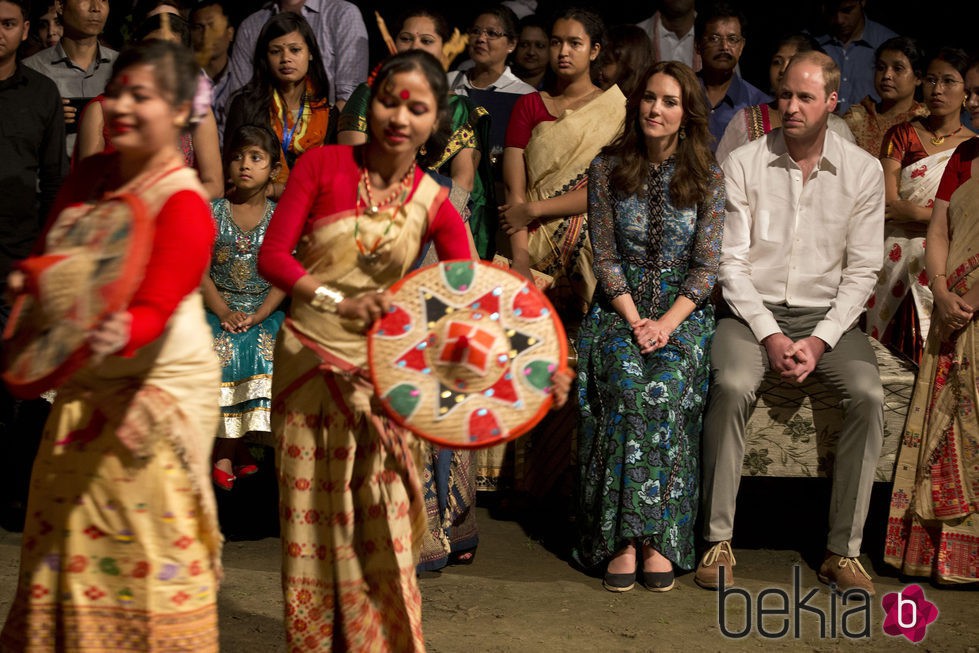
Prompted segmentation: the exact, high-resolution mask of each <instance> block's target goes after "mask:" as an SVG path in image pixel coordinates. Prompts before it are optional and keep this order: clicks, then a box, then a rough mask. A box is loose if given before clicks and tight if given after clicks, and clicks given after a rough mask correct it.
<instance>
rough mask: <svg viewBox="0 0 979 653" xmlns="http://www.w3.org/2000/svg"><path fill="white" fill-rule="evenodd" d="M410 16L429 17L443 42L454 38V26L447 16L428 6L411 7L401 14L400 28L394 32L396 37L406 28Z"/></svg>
mask: <svg viewBox="0 0 979 653" xmlns="http://www.w3.org/2000/svg"><path fill="white" fill-rule="evenodd" d="M409 18H429V19H431V21H432V22H433V23H434V24H435V33H436V34H438V37H439V38H440V39H442V42H443V43H448V42H449V39H451V38H452V28H450V27H449V21H447V20H446V19H445V16H443V15H442V14H440V13H439V12H437V11H434V10H432V9H428V8H426V7H411V8H409V9H408V10H407V11H405V12H404V13H403V14H401V17H400V18H399V19H398V30H397V31H396V32H394V33H393V34H392V36H393V37H394V38H398V34H399V33H400V32H401V30H403V29H404V27H405V23H406V22H408V19H409Z"/></svg>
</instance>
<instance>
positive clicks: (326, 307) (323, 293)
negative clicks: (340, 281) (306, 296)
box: [309, 286, 345, 315]
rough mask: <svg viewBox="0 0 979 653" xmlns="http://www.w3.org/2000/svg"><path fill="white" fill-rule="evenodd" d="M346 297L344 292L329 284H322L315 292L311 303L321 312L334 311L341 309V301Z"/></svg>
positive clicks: (334, 312)
mask: <svg viewBox="0 0 979 653" xmlns="http://www.w3.org/2000/svg"><path fill="white" fill-rule="evenodd" d="M344 299H345V297H344V296H343V293H342V292H340V291H339V290H336V289H334V288H330V287H329V286H320V287H319V288H317V289H316V290H315V291H314V293H313V298H312V299H311V300H310V301H309V305H310V306H312V307H313V308H315V309H316V310H317V311H320V312H321V313H333V314H334V315H335V314H336V313H338V312H339V310H340V302H342V301H343V300H344Z"/></svg>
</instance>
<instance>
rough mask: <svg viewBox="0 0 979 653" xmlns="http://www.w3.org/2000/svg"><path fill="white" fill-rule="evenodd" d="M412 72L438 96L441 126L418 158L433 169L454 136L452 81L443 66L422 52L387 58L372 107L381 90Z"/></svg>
mask: <svg viewBox="0 0 979 653" xmlns="http://www.w3.org/2000/svg"><path fill="white" fill-rule="evenodd" d="M413 71H418V72H420V73H421V74H422V75H424V76H425V79H426V80H428V85H429V86H430V87H431V88H432V95H433V96H435V103H436V119H437V120H438V127H437V128H436V129H435V131H434V132H433V133H432V136H431V137H430V138H429V139H428V141H426V142H425V154H424V155H419V156H418V163H419V164H421V166H422V167H423V168H430V167H432V166H433V165H434V164H435V163H437V162H438V160H439V159H440V158H441V157H442V153H443V152H444V151H445V146H446V145H448V143H449V138H450V137H451V135H452V125H451V124H450V122H451V120H450V118H449V81H448V79H447V78H446V76H445V69H444V68H443V67H442V63H441V62H440V61H439V60H438V59H436V58H435V57H433V56H432V55H431V54H429V53H428V52H425V51H423V50H408V51H407V52H400V53H398V54H395V55H392V56H390V57H388V58H387V59H385V60H384V63H382V64H381V67H380V69H378V71H377V75H375V76H374V81H373V82H372V83H371V96H370V100H371V102H370V104H373V102H374V98H375V97H377V93H378V91H379V90H380V89H381V87H383V86H384V84H385V83H386V82H387V81H388V80H389V79H390V78H391V77H392V76H394V75H398V74H400V73H408V72H413ZM369 107H370V105H368V109H367V124H368V127H367V131H368V134H370V122H371V115H370V108H369Z"/></svg>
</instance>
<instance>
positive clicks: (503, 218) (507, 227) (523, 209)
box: [499, 202, 537, 236]
mask: <svg viewBox="0 0 979 653" xmlns="http://www.w3.org/2000/svg"><path fill="white" fill-rule="evenodd" d="M499 212H500V228H501V229H503V232H504V233H505V234H506V235H507V236H512V235H513V234H515V233H516V232H518V231H520V230H521V229H526V228H527V226H528V225H529V224H530V223H531V222H533V221H534V220H536V219H537V217H536V216H534V215H533V212H532V210H531V203H530V202H520V203H518V204H504V205H502V206H500V207H499Z"/></svg>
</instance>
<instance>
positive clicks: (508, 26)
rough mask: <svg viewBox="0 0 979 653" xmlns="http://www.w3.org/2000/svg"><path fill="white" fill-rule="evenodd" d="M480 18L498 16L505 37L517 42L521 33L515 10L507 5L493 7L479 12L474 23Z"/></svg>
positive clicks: (474, 18)
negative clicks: (518, 30) (518, 28)
mask: <svg viewBox="0 0 979 653" xmlns="http://www.w3.org/2000/svg"><path fill="white" fill-rule="evenodd" d="M480 16H496V18H497V19H499V21H500V24H501V25H502V26H503V35H504V36H506V38H507V40H508V41H516V40H517V36H518V35H519V32H517V15H516V14H515V13H513V9H510V8H509V7H507V6H506V5H493V6H492V7H488V8H486V9H483V10H482V11H479V12H477V13H476V15H475V16H474V17H473V20H472V22H473V23H475V22H476V19H477V18H479V17H480ZM545 31H546V30H545Z"/></svg>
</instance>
